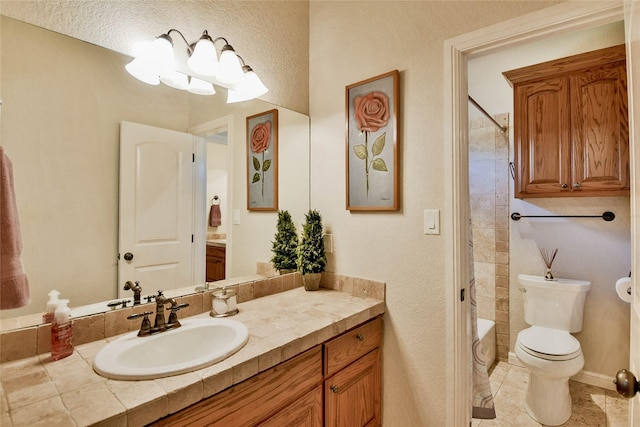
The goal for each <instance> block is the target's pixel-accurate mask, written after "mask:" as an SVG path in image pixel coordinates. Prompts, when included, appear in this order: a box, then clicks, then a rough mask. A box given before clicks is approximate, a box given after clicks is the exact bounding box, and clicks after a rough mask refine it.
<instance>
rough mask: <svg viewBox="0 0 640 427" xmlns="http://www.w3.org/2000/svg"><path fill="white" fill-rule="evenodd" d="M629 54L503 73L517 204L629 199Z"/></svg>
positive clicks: (606, 53)
mask: <svg viewBox="0 0 640 427" xmlns="http://www.w3.org/2000/svg"><path fill="white" fill-rule="evenodd" d="M625 58H626V55H625V46H624V45H620V46H614V47H611V48H605V49H600V50H596V51H592V52H587V53H584V54H579V55H574V56H570V57H567V58H562V59H558V60H554V61H549V62H545V63H542V64H537V65H532V66H529V67H524V68H519V69H516V70H511V71H507V72H504V73H503V74H504V76H505V77H506V78H507V80H508V81H509V82H510V84H511V85H512V86H513V92H514V137H515V139H514V148H515V155H514V163H515V197H517V198H527V197H566V196H569V197H576V196H626V195H629V187H630V178H629V130H628V129H629V123H628V112H627V110H628V108H627V78H626V59H625Z"/></svg>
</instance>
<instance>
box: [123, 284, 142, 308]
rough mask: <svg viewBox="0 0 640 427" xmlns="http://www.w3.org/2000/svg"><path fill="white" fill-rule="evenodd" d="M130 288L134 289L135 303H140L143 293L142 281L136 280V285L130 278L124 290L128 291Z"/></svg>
mask: <svg viewBox="0 0 640 427" xmlns="http://www.w3.org/2000/svg"><path fill="white" fill-rule="evenodd" d="M129 289H131V290H132V291H133V305H140V294H141V293H142V286H140V282H136V283H135V285H134V284H133V283H132V282H131V281H130V280H127V282H126V283H125V284H124V290H125V291H128V290H129Z"/></svg>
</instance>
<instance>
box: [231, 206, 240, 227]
mask: <svg viewBox="0 0 640 427" xmlns="http://www.w3.org/2000/svg"><path fill="white" fill-rule="evenodd" d="M233 223H234V224H235V225H238V224H240V210H239V209H234V210H233Z"/></svg>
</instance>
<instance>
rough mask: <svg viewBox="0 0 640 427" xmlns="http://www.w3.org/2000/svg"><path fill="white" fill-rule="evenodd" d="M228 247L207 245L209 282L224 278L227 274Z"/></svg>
mask: <svg viewBox="0 0 640 427" xmlns="http://www.w3.org/2000/svg"><path fill="white" fill-rule="evenodd" d="M226 263H227V261H226V248H224V247H222V246H211V245H207V261H206V264H207V265H206V271H207V273H206V276H207V279H206V280H207V282H215V281H216V280H224V279H225V275H226Z"/></svg>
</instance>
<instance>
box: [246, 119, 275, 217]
mask: <svg viewBox="0 0 640 427" xmlns="http://www.w3.org/2000/svg"><path fill="white" fill-rule="evenodd" d="M247 210H250V211H277V210H278V110H269V111H265V112H264V113H260V114H256V115H253V116H249V117H247Z"/></svg>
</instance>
